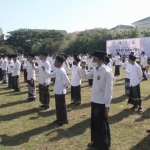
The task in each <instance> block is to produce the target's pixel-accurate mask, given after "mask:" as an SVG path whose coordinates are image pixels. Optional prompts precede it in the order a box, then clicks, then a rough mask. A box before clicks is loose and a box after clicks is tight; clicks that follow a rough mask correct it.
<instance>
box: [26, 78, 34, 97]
mask: <svg viewBox="0 0 150 150" xmlns="http://www.w3.org/2000/svg"><path fill="white" fill-rule="evenodd" d="M27 82H28V98H29V99H33V98H35V97H36V87H35V81H34V80H33V83H32V84H31V80H28V81H27Z"/></svg>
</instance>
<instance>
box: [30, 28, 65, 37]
mask: <svg viewBox="0 0 150 150" xmlns="http://www.w3.org/2000/svg"><path fill="white" fill-rule="evenodd" d="M33 30H34V31H38V32H47V31H52V30H47V29H33ZM54 31H57V32H60V33H62V34H63V35H64V36H67V35H68V33H67V31H66V30H54Z"/></svg>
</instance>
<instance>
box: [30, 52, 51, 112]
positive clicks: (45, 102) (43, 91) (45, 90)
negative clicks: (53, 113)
mask: <svg viewBox="0 0 150 150" xmlns="http://www.w3.org/2000/svg"><path fill="white" fill-rule="evenodd" d="M47 56H48V54H47V53H42V54H41V55H40V59H41V63H40V64H39V65H38V66H35V64H34V62H32V66H33V69H34V70H36V71H38V72H39V78H38V82H39V99H40V103H41V104H42V105H40V106H39V107H40V108H43V109H44V110H49V109H50V108H51V107H50V105H49V104H50V93H49V85H50V82H51V79H50V78H49V77H48V76H47V75H46V74H45V72H44V71H43V69H42V66H44V67H45V68H46V70H47V71H48V72H49V73H50V72H51V65H50V63H49V62H48V60H47Z"/></svg>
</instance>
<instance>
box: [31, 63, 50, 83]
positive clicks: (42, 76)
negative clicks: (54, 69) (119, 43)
mask: <svg viewBox="0 0 150 150" xmlns="http://www.w3.org/2000/svg"><path fill="white" fill-rule="evenodd" d="M42 66H44V67H45V68H46V70H47V72H48V73H50V72H51V65H50V63H49V62H48V60H46V61H44V62H41V63H40V64H39V66H37V67H36V66H35V65H34V67H33V69H34V70H35V71H38V72H39V78H38V82H39V84H42V85H43V84H44V83H46V85H49V84H50V82H51V79H50V78H49V77H48V76H47V75H46V74H45V71H44V70H43V69H42Z"/></svg>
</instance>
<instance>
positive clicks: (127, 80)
mask: <svg viewBox="0 0 150 150" xmlns="http://www.w3.org/2000/svg"><path fill="white" fill-rule="evenodd" d="M125 94H126V95H129V94H130V79H128V78H125Z"/></svg>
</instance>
